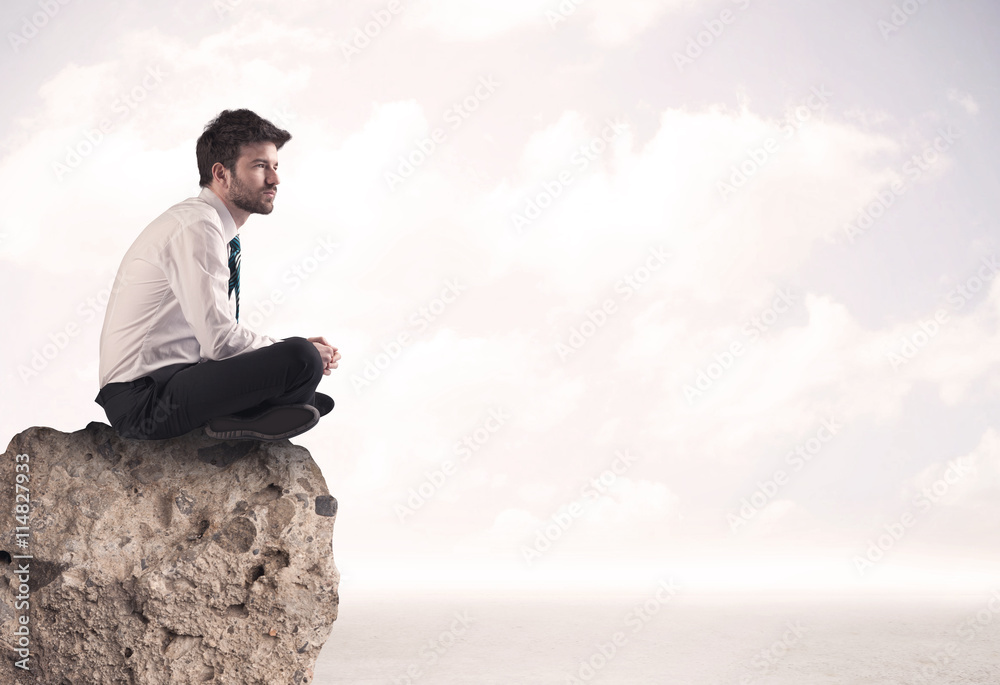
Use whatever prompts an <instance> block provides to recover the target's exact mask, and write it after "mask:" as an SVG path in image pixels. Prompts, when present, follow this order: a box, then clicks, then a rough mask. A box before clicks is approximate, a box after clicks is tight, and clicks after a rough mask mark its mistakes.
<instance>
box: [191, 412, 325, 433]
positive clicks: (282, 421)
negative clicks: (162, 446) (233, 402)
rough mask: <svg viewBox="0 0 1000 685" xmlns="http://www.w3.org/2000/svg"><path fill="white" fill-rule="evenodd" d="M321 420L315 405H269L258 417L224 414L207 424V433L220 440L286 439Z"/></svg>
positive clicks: (303, 431)
mask: <svg viewBox="0 0 1000 685" xmlns="http://www.w3.org/2000/svg"><path fill="white" fill-rule="evenodd" d="M317 423H319V410H318V409H317V408H316V407H314V406H312V405H311V404H284V405H279V406H276V407H269V408H268V409H265V410H264V411H263V412H262V413H260V414H258V415H256V416H249V417H244V416H221V417H219V418H217V419H212V420H211V421H209V422H208V424H207V425H206V426H205V435H207V436H209V437H210V438H217V439H219V440H284V439H286V438H291V437H293V436H296V435H300V434H302V433H305V432H306V431H307V430H309V429H310V428H312V427H313V426H315V425H316V424H317Z"/></svg>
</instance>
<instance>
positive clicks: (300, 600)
mask: <svg viewBox="0 0 1000 685" xmlns="http://www.w3.org/2000/svg"><path fill="white" fill-rule="evenodd" d="M18 455H27V457H26V458H25V457H24V456H18ZM18 480H20V481H22V482H21V483H18V482H17V481H18ZM19 484H20V485H21V486H22V488H21V489H20V491H19V492H18V489H17V485H19ZM25 495H27V496H28V497H30V508H27V509H26V508H25V507H23V506H21V508H20V511H18V510H17V508H16V507H17V506H18V504H19V503H21V504H23V502H21V500H23V499H25V497H24V496H25ZM336 504H337V502H336V500H335V499H333V498H332V497H330V495H329V491H328V490H327V487H326V482H325V480H324V478H323V474H322V473H321V472H320V469H319V467H318V466H317V465H316V462H314V461H313V459H312V457H311V456H310V454H309V452H308V451H307V450H306V449H304V448H302V447H298V446H295V445H292V444H291V443H289V442H288V441H287V440H283V441H279V442H259V441H252V440H251V441H232V442H220V441H217V440H214V439H212V438H209V437H207V436H205V435H204V433H203V432H202V431H192V432H191V433H188V434H187V435H184V436H181V437H178V438H173V439H170V440H156V441H140V440H130V439H123V438H120V437H119V436H118V434H117V433H115V432H114V430H112V429H111V427H110V426H107V425H105V424H103V423H91V424H90V425H88V426H87V427H86V428H85V429H84V430H81V431H77V432H75V433H70V434H66V433H61V432H59V431H56V430H53V429H51V428H38V427H36V428H29V429H28V430H26V431H24V432H22V433H20V434H18V435H17V436H15V437H14V439H13V440H12V441H11V443H10V446H9V447H8V448H7V453H6V454H5V455H4V456H3V460H2V462H0V651H2V655H0V657H2V658H0V683H19V684H20V683H32V684H38V685H90V684H95V685H115V684H119V683H128V684H130V685H138V684H141V685H158V684H160V683H163V684H166V683H170V684H178V685H187V684H190V683H220V684H223V683H224V684H227V685H286V684H287V685H302V684H304V683H310V682H312V674H313V668H314V666H315V663H316V658H317V657H318V656H319V652H320V648H321V647H322V646H323V643H324V642H326V639H327V637H328V636H329V634H330V630H331V628H332V624H333V622H334V621H335V620H336V618H337V606H338V595H337V589H338V584H339V580H340V576H339V573H338V572H337V568H336V566H334V563H333V556H332V537H333V524H334V521H335V519H336V511H337V507H336ZM25 515H26V518H23V519H21V520H18V518H17V517H18V516H25ZM19 533H24V535H22V536H20V537H19V536H18V534H19ZM19 541H23V542H24V543H26V546H19ZM22 555H24V556H30V557H31V558H28V559H22V558H19V556H22ZM22 581H25V582H24V584H26V585H27V588H25V587H24V584H22ZM24 589H27V590H28V592H27V593H23V592H22V591H23V590H24ZM24 621H27V624H26V625H24ZM19 633H22V635H19ZM18 650H26V651H22V652H20V653H19V652H18ZM25 658H26V660H25V661H22V659H25ZM18 662H21V663H22V664H24V665H26V666H27V667H28V668H29V669H30V670H27V671H25V670H23V669H22V668H19V667H18V666H17V663H18Z"/></svg>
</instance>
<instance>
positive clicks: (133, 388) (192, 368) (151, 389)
mask: <svg viewBox="0 0 1000 685" xmlns="http://www.w3.org/2000/svg"><path fill="white" fill-rule="evenodd" d="M322 378H323V359H322V357H320V354H319V350H317V349H316V346H315V345H313V344H312V343H311V342H309V341H308V340H306V339H305V338H300V337H292V338H287V339H285V340H282V341H281V342H277V343H275V344H273V345H268V346H267V347H262V348H260V349H258V350H252V351H250V352H244V353H243V354H239V355H236V356H235V357H230V358H229V359H222V360H218V361H212V360H209V361H203V362H198V363H194V364H171V365H169V366H164V367H160V368H159V369H156V370H154V371H153V372H152V373H150V374H149V375H148V376H143V377H142V378H139V379H136V380H134V381H130V382H127V383H108V384H107V385H105V386H104V387H103V388H101V391H100V392H99V393H98V394H97V398H96V399H95V400H94V401H95V402H97V404H99V405H101V407H103V409H104V412H105V413H106V414H107V415H108V420H109V421H111V426H112V427H113V428H114V429H115V430H117V431H118V433H119V435H121V436H122V437H125V438H134V439H137V440H163V439H166V438H173V437H177V436H179V435H184V434H185V433H188V432H190V431H192V430H194V429H196V428H200V427H202V426H204V425H205V424H206V423H208V421H209V420H211V419H214V418H217V417H220V416H229V415H232V414H246V415H250V414H253V413H255V412H257V411H261V410H263V409H266V408H267V407H270V406H274V405H279V404H315V392H316V387H317V386H318V385H319V382H320V380H322Z"/></svg>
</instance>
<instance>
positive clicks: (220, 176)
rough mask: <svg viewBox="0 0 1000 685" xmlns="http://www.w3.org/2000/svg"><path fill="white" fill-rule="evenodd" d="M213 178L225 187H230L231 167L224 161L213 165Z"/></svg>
mask: <svg viewBox="0 0 1000 685" xmlns="http://www.w3.org/2000/svg"><path fill="white" fill-rule="evenodd" d="M212 180H214V181H218V182H219V185H221V186H222V187H223V188H228V187H229V169H227V168H226V167H225V165H224V164H223V163H222V162H216V163H215V164H213V165H212Z"/></svg>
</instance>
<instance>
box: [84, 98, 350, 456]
mask: <svg viewBox="0 0 1000 685" xmlns="http://www.w3.org/2000/svg"><path fill="white" fill-rule="evenodd" d="M290 138H291V135H290V134H289V133H288V132H287V131H284V130H282V129H280V128H278V127H276V126H275V125H274V124H272V123H271V122H269V121H267V120H266V119H262V118H261V117H259V116H257V115H256V114H254V113H253V112H251V111H249V110H246V109H241V110H226V111H224V112H222V113H221V114H219V116H218V117H216V118H215V119H214V120H213V121H212V122H210V123H209V124H208V126H206V127H205V131H204V132H203V133H202V135H201V137H199V138H198V142H197V145H196V152H197V158H198V171H199V174H200V177H201V180H200V183H201V187H202V191H201V193H200V194H199V195H198V196H197V197H192V198H189V199H187V200H184V201H183V202H180V203H178V204H176V205H174V206H173V207H171V208H170V209H168V210H167V211H166V212H164V213H163V214H161V215H160V216H159V217H157V218H156V219H155V220H154V221H153V222H152V223H150V224H149V225H148V226H147V227H146V228H145V229H144V230H143V231H142V233H140V234H139V237H138V238H136V240H135V242H134V243H133V244H132V246H131V247H130V248H129V249H128V251H127V252H126V253H125V257H124V258H123V259H122V263H121V266H120V267H119V268H118V273H117V275H116V277H115V284H114V287H113V288H112V294H111V298H110V300H109V301H108V308H107V311H106V313H105V315H104V327H103V329H102V330H101V340H100V386H101V391H100V393H98V395H97V398H96V400H95V401H96V402H97V403H98V404H99V405H101V407H103V408H104V411H105V413H106V414H107V416H108V419H109V420H110V421H111V425H112V426H113V427H114V428H115V430H117V431H118V432H119V434H120V435H122V436H123V437H127V438H135V439H139V440H160V439H164V438H171V437H175V436H178V435H183V434H185V433H187V432H189V431H191V430H194V429H196V428H200V427H202V426H204V427H205V433H206V434H207V435H209V436H211V437H214V438H219V439H227V440H228V439H256V440H281V439H285V438H289V437H292V436H294V435H298V434H300V433H303V432H305V431H307V430H309V429H310V428H312V427H313V426H315V425H316V423H317V422H318V421H319V417H320V416H322V415H324V414H327V413H329V411H330V410H331V409H333V405H334V402H333V400H332V399H331V398H330V397H328V396H327V395H324V394H323V393H319V392H316V388H317V386H318V385H319V382H320V380H321V379H322V378H323V376H328V375H330V373H331V370H332V369H335V368H337V364H338V361H339V360H340V353H339V352H338V351H337V348H336V347H333V346H332V345H330V343H329V342H327V340H326V338H324V337H322V336H318V337H313V338H300V337H290V338H286V339H284V340H280V341H279V340H276V339H274V338H272V337H270V336H267V335H262V334H259V333H255V332H254V331H251V330H250V329H249V328H247V327H246V326H244V325H243V324H240V323H239V315H240V301H239V296H240V277H239V275H240V239H239V229H240V227H241V226H242V225H243V224H244V223H245V222H246V220H247V219H248V218H249V217H250V215H251V214H270V213H271V210H272V209H274V198H275V195H276V193H277V188H278V183H279V180H278V150H280V149H281V147H282V146H283V145H284V144H285V143H286V142H288V140H289V139H290Z"/></svg>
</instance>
